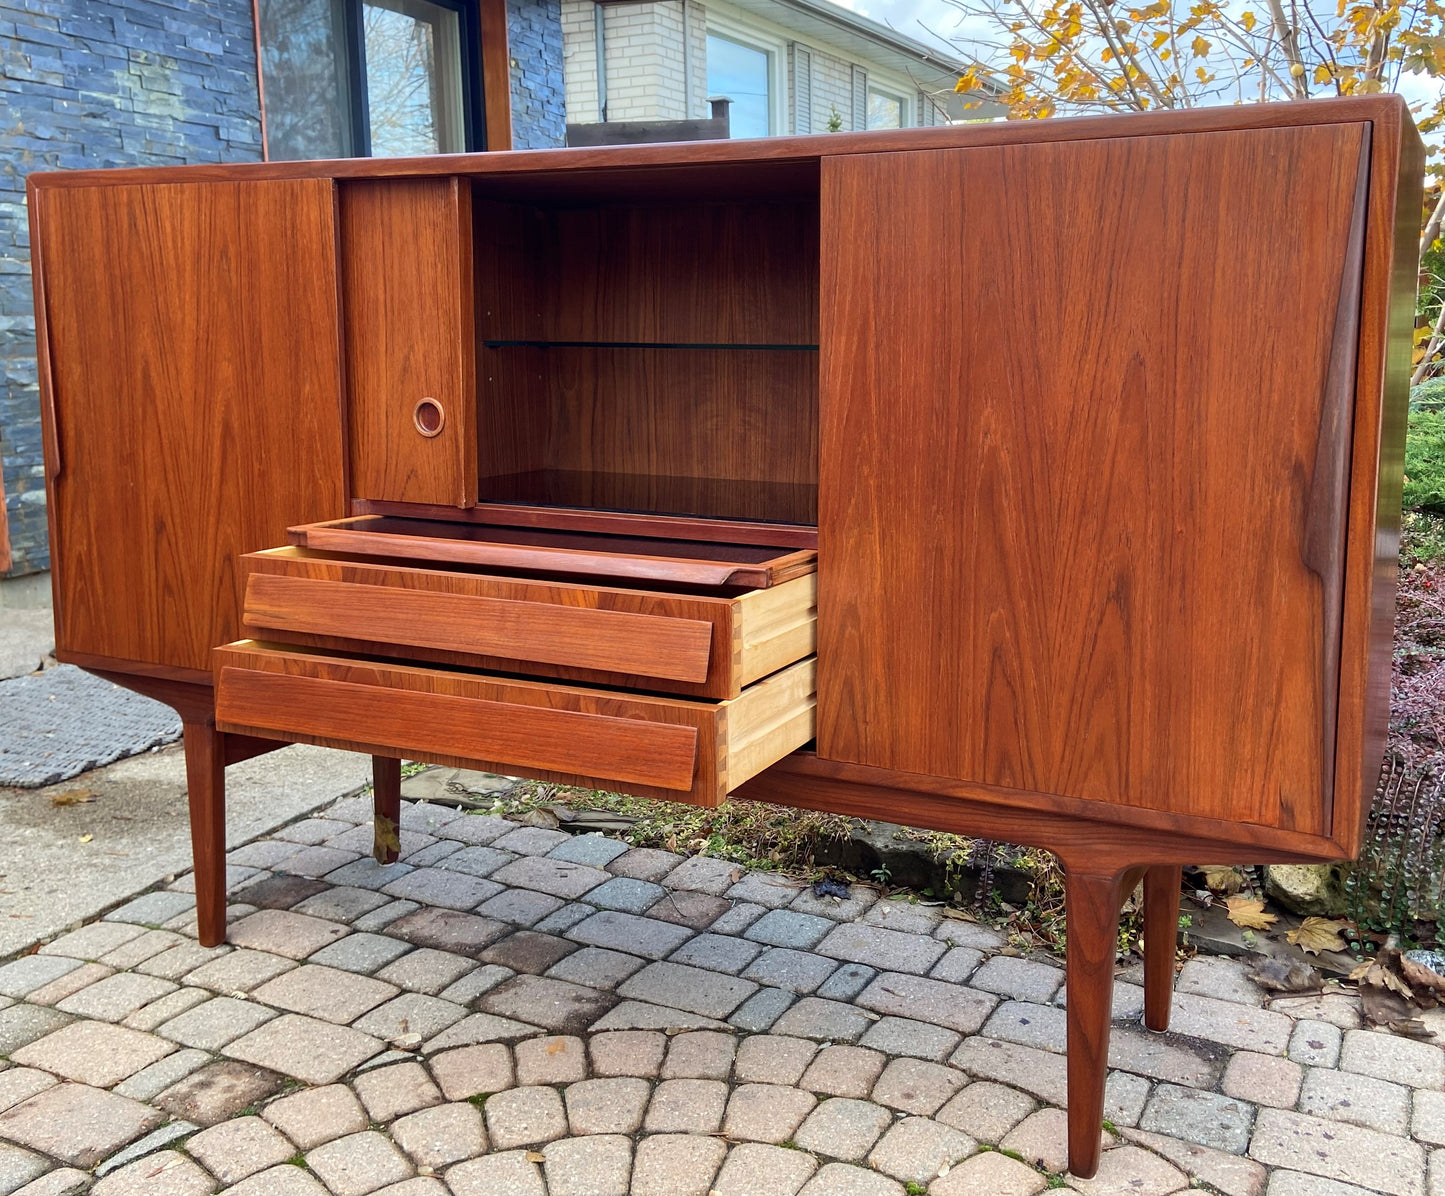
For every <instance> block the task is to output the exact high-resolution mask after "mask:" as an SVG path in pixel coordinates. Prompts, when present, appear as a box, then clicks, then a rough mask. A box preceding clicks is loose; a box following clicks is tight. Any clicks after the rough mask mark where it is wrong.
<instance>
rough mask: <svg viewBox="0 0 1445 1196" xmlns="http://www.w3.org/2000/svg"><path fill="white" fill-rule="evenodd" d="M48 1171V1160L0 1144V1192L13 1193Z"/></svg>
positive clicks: (3, 1143) (19, 1148)
mask: <svg viewBox="0 0 1445 1196" xmlns="http://www.w3.org/2000/svg"><path fill="white" fill-rule="evenodd" d="M49 1169H50V1160H49V1159H46V1158H42V1157H41V1156H40V1155H38V1154H34V1153H32V1152H31V1151H28V1150H23V1149H22V1148H21V1147H19V1146H10V1145H9V1144H7V1143H5V1142H0V1192H14V1191H16V1190H17V1189H19V1188H21V1187H22V1186H24V1185H25V1184H28V1183H29V1182H30V1181H31V1180H32V1179H39V1178H40V1176H42V1175H44V1174H45V1172H46V1171H48V1170H49Z"/></svg>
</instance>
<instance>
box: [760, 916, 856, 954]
mask: <svg viewBox="0 0 1445 1196" xmlns="http://www.w3.org/2000/svg"><path fill="white" fill-rule="evenodd" d="M833 929H834V923H832V922H830V921H829V920H828V919H827V918H820V917H818V916H817V915H815V914H800V913H797V912H796V911H794V910H785V909H775V910H770V911H769V912H767V913H766V914H764V915H763V916H762V917H761V918H759V919H758V920H757V921H756V922H754V923H753V924H752V925H751V926H749V927H748V928H747V930H746V931H745V932H744V936H743V937H745V938H749V939H752V940H753V941H754V942H756V943H767V944H768V945H769V946H770V947H788V948H791V949H792V950H795V951H808V950H811V949H812V948H813V947H815V946H817V944H818V943H820V942H822V941H823V937H824V936H825V935H826V934H827V933H828V932H829V931H831V930H833Z"/></svg>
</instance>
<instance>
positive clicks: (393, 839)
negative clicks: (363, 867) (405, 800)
mask: <svg viewBox="0 0 1445 1196" xmlns="http://www.w3.org/2000/svg"><path fill="white" fill-rule="evenodd" d="M371 795H372V796H371V813H372V818H371V821H372V826H373V828H374V829H375V834H374V835H373V837H372V848H371V854H372V855H373V856H374V857H375V858H376V862H377V863H378V864H394V863H396V860H397V857H398V856H399V855H400V854H401V761H400V760H394V759H393V758H392V757H390V756H373V757H372V758H371Z"/></svg>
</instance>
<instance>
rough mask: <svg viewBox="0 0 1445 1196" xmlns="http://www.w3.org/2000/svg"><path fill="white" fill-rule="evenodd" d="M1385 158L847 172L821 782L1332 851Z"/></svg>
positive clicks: (825, 526)
mask: <svg viewBox="0 0 1445 1196" xmlns="http://www.w3.org/2000/svg"><path fill="white" fill-rule="evenodd" d="M1368 140H1369V137H1368V127H1367V126H1365V125H1363V124H1336V125H1314V126H1302V127H1294V128H1278V129H1261V130H1252V131H1244V132H1210V133H1199V134H1177V135H1161V136H1141V137H1124V138H1117V139H1109V140H1095V141H1059V142H1052V143H1047V144H1042V143H1041V144H1032V145H1012V146H998V147H986V148H976V149H961V150H940V151H928V152H917V153H908V154H872V155H860V156H854V157H843V158H834V159H824V163H823V176H822V197H823V198H822V227H823V244H824V245H825V247H826V252H825V253H824V255H823V262H822V270H823V273H822V345H823V350H822V363H821V373H822V390H821V468H820V512H819V619H818V628H819V648H818V662H819V667H820V681H819V705H818V713H819V730H818V750H819V753H820V754H821V755H822V756H824V757H827V758H831V759H834V760H840V761H852V762H857V763H862V764H868V765H875V766H880V767H885V768H890V769H897V770H901V771H905V772H912V773H921V774H926V775H932V776H938V777H945V778H950V779H954V780H961V781H964V782H968V783H971V784H973V785H976V786H981V787H995V788H1002V789H1009V790H1020V791H1026V792H1031V793H1034V794H1046V795H1062V796H1066V797H1069V798H1075V799H1083V800H1090V801H1098V802H1111V803H1122V804H1125V805H1129V806H1136V807H1143V808H1148V809H1154V810H1162V811H1169V812H1174V813H1181V814H1194V815H1201V816H1206V817H1216V818H1225V819H1231V820H1236V821H1240V822H1245V823H1257V824H1262V825H1267V826H1274V827H1281V828H1290V829H1294V830H1298V831H1303V832H1307V833H1328V831H1329V828H1330V821H1329V813H1330V794H1331V789H1332V776H1331V773H1332V761H1333V756H1334V732H1335V725H1334V724H1335V705H1336V701H1337V696H1338V673H1339V665H1340V661H1339V652H1340V629H1341V616H1340V607H1341V593H1342V584H1343V583H1342V578H1343V551H1344V531H1345V515H1346V508H1347V503H1348V465H1349V449H1350V437H1351V418H1352V408H1353V399H1354V363H1355V340H1356V336H1357V323H1358V309H1359V284H1360V260H1359V251H1360V249H1359V247H1360V243H1361V239H1362V235H1363V224H1364V209H1365V195H1366V182H1367V180H1366V177H1365V176H1366V174H1367V171H1366V168H1365V162H1366V158H1367V154H1368Z"/></svg>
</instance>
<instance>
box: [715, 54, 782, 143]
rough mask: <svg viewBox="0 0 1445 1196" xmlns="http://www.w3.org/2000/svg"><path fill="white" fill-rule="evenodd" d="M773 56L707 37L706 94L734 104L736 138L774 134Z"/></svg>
mask: <svg viewBox="0 0 1445 1196" xmlns="http://www.w3.org/2000/svg"><path fill="white" fill-rule="evenodd" d="M772 82H773V56H772V54H770V53H769V52H768V51H766V50H760V49H758V48H757V47H756V46H749V45H745V44H744V43H742V42H739V41H734V40H733V39H732V38H730V37H722V36H720V35H718V34H716V33H709V34H708V35H707V93H708V95H710V96H726V97H727V98H728V99H730V100H731V101H732V107H731V108H730V109H729V111H728V115H729V117H730V119H731V124H730V126H729V132H730V134H731V136H733V137H767V136H768V135H769V134H770V133H771V132H772V131H773V87H772Z"/></svg>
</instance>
